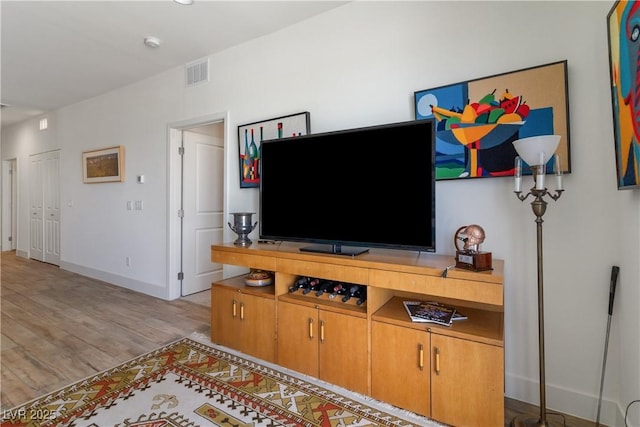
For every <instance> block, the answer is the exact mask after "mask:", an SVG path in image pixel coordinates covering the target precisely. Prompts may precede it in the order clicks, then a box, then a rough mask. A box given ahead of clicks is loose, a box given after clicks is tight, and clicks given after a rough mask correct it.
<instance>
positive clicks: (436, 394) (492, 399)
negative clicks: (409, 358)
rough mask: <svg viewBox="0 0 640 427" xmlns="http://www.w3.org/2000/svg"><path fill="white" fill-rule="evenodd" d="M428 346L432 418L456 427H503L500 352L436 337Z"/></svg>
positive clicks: (495, 347)
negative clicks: (431, 359) (501, 426)
mask: <svg viewBox="0 0 640 427" xmlns="http://www.w3.org/2000/svg"><path fill="white" fill-rule="evenodd" d="M431 346H432V357H433V361H432V364H433V365H432V376H431V416H432V417H433V418H434V419H437V420H438V421H441V422H444V423H446V424H451V425H455V426H459V427H465V426H498V425H502V424H503V423H504V384H503V372H504V350H503V348H502V347H497V346H493V345H487V344H481V343H477V342H473V341H467V340H463V339H459V338H452V337H447V336H443V335H437V334H432V335H431ZM460 396H464V399H461V398H460Z"/></svg>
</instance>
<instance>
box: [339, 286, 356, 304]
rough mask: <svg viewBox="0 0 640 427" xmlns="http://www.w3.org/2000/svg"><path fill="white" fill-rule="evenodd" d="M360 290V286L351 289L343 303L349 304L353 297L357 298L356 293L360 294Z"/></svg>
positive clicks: (344, 297)
mask: <svg viewBox="0 0 640 427" xmlns="http://www.w3.org/2000/svg"><path fill="white" fill-rule="evenodd" d="M358 289H360V286H358V285H352V286H351V287H350V288H349V291H348V292H347V293H346V295H345V296H343V297H342V302H347V301H349V300H350V299H351V297H353V296H355V295H356V293H357V292H358Z"/></svg>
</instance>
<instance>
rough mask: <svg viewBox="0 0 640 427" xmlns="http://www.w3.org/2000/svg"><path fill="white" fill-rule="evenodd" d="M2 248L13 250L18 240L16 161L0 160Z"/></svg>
mask: <svg viewBox="0 0 640 427" xmlns="http://www.w3.org/2000/svg"><path fill="white" fill-rule="evenodd" d="M2 186H3V187H2V250H3V251H14V250H16V249H17V242H18V162H17V159H10V160H5V161H3V162H2Z"/></svg>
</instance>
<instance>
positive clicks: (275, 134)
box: [238, 111, 311, 188]
mask: <svg viewBox="0 0 640 427" xmlns="http://www.w3.org/2000/svg"><path fill="white" fill-rule="evenodd" d="M310 116H311V114H310V113H309V112H307V111H305V112H302V113H297V114H291V115H289V116H283V117H276V118H275V119H269V120H263V121H260V122H255V123H248V124H246V125H241V126H238V153H239V155H240V158H239V164H240V188H251V187H259V186H260V144H262V141H266V140H268V139H278V138H284V137H291V136H300V135H307V134H308V133H309V132H310V131H311V129H310V124H311V123H310Z"/></svg>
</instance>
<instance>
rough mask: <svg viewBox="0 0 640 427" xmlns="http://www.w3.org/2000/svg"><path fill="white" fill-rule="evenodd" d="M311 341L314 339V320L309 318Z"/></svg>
mask: <svg viewBox="0 0 640 427" xmlns="http://www.w3.org/2000/svg"><path fill="white" fill-rule="evenodd" d="M309 339H310V340H312V339H313V319H312V318H309Z"/></svg>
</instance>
